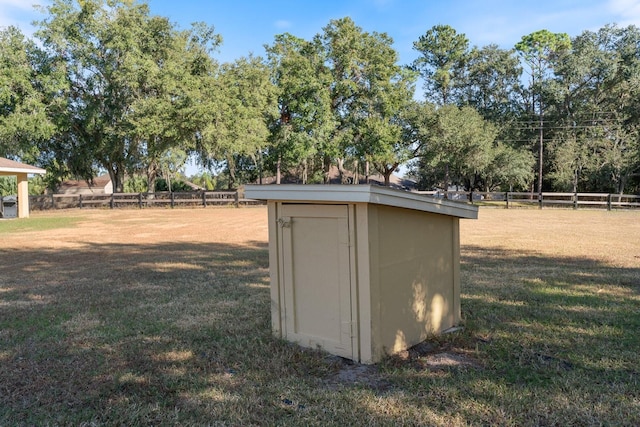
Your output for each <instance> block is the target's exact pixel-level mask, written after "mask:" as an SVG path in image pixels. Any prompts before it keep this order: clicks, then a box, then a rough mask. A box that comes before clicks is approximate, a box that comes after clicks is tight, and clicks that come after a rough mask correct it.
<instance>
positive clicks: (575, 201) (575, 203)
mask: <svg viewBox="0 0 640 427" xmlns="http://www.w3.org/2000/svg"><path fill="white" fill-rule="evenodd" d="M573 209H578V192H577V191H576V192H575V193H573Z"/></svg>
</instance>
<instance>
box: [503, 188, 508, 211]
mask: <svg viewBox="0 0 640 427" xmlns="http://www.w3.org/2000/svg"><path fill="white" fill-rule="evenodd" d="M504 199H505V200H506V201H507V209H509V192H508V191H507V192H506V193H504Z"/></svg>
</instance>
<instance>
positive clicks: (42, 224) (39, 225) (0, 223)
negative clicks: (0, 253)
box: [0, 216, 78, 234]
mask: <svg viewBox="0 0 640 427" xmlns="http://www.w3.org/2000/svg"><path fill="white" fill-rule="evenodd" d="M77 222H78V218H76V217H67V216H47V217H30V218H15V219H3V220H0V234H5V233H20V232H25V231H46V230H52V229H55V228H68V227H73V226H74V225H75V224H76V223H77Z"/></svg>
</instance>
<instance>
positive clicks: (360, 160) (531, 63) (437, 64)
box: [0, 0, 640, 192]
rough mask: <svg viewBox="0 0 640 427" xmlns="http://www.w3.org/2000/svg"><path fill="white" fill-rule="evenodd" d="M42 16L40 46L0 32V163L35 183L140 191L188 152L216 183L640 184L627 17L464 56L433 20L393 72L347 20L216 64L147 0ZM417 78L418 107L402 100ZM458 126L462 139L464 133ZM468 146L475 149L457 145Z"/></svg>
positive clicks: (639, 34) (175, 168)
mask: <svg viewBox="0 0 640 427" xmlns="http://www.w3.org/2000/svg"><path fill="white" fill-rule="evenodd" d="M42 10H44V11H45V17H44V19H43V20H42V21H41V22H39V23H38V26H39V31H38V32H37V33H36V37H38V39H39V40H38V41H37V42H36V41H33V40H30V39H28V38H27V37H25V36H24V35H23V34H22V33H21V32H20V30H19V29H17V28H14V27H9V28H5V29H2V30H0V156H8V157H10V158H14V159H19V160H23V161H25V162H27V163H33V164H38V165H40V166H43V167H45V168H46V169H47V171H48V174H47V175H46V176H45V177H44V179H43V181H42V185H40V188H38V189H36V190H35V191H36V192H42V191H43V187H44V186H45V185H46V187H48V188H55V187H56V186H57V185H58V184H59V183H60V182H61V181H62V180H64V179H66V178H69V177H71V176H73V177H75V178H80V179H91V178H92V177H94V176H95V173H96V171H97V170H103V171H104V170H106V171H108V172H109V174H110V176H112V177H113V179H114V187H115V190H116V191H122V190H123V189H125V188H127V189H133V188H136V189H138V188H140V187H141V185H142V181H141V180H140V179H139V178H136V180H135V182H133V181H132V182H129V183H126V178H127V177H132V176H137V175H141V176H145V178H146V179H145V180H144V181H145V185H146V188H145V189H144V190H149V189H153V188H155V186H156V184H155V183H156V180H157V179H158V178H159V177H162V178H164V179H165V180H166V182H169V183H173V181H172V178H174V177H175V176H177V174H178V173H179V172H180V171H181V169H182V167H183V165H184V160H185V159H186V158H187V156H193V158H195V159H196V160H197V162H198V164H199V165H201V166H202V167H204V168H206V169H208V170H215V169H220V170H223V171H224V174H225V176H224V177H222V176H217V177H215V180H213V181H211V182H208V183H207V187H216V188H219V187H220V186H221V185H222V184H221V183H222V182H223V181H224V183H225V185H227V186H228V187H236V186H238V185H239V184H242V183H245V182H254V181H259V180H261V179H262V178H264V177H266V176H268V175H271V174H276V176H278V177H279V176H286V177H287V179H289V180H293V181H296V182H301V183H308V182H326V181H327V178H328V176H329V171H330V170H331V167H336V166H337V168H338V170H339V172H340V174H341V177H342V179H343V181H344V182H347V181H348V179H347V176H348V175H350V174H353V173H359V174H361V175H362V174H364V173H373V172H379V173H381V174H382V175H383V176H384V177H385V178H386V179H389V177H390V175H391V174H392V173H393V172H394V171H396V170H397V169H398V167H399V166H400V165H402V164H407V163H408V162H413V165H414V167H413V173H415V174H417V175H419V176H422V177H429V178H428V179H426V180H425V179H423V180H422V182H423V184H424V185H427V183H428V185H444V184H445V181H450V182H454V181H456V182H458V181H459V182H460V183H461V184H465V185H467V186H472V187H477V188H486V189H489V188H520V189H524V188H532V182H533V180H534V179H535V178H537V181H538V187H539V190H541V189H542V188H543V187H544V189H546V190H553V189H559V190H569V189H571V190H572V191H581V190H583V191H618V192H624V191H630V192H636V191H640V93H639V92H640V77H639V76H640V54H639V51H638V40H639V39H640V30H639V29H638V28H637V27H635V26H629V27H626V28H618V27H617V26H615V25H609V26H606V27H604V28H601V29H600V30H598V31H597V32H591V31H585V32H584V33H583V34H581V35H579V36H578V37H575V38H574V39H573V40H571V39H570V38H569V36H568V35H567V34H565V33H552V32H550V31H548V30H540V31H536V32H534V33H531V34H529V35H525V36H523V37H522V39H521V40H520V42H519V43H517V44H516V46H515V48H514V49H511V50H504V49H500V48H498V47H497V46H495V45H488V46H484V47H472V48H470V42H469V40H468V39H467V37H466V36H465V35H464V34H460V33H458V32H457V31H456V30H455V29H453V28H452V27H450V26H448V25H435V26H433V27H432V28H430V29H429V30H427V31H426V33H425V34H424V35H423V36H421V37H420V38H419V39H418V40H417V41H416V42H415V43H414V44H413V48H414V49H415V50H416V51H417V52H418V54H419V56H418V58H417V59H416V60H415V61H413V63H412V64H410V65H409V66H404V67H403V66H402V65H400V64H398V53H397V51H396V50H395V49H394V47H393V40H392V39H391V38H390V37H389V36H388V35H387V34H385V33H378V32H375V31H373V32H368V31H364V30H363V29H362V28H361V27H359V26H358V25H356V23H355V22H354V21H353V20H352V19H351V18H348V17H347V18H341V19H335V20H331V21H330V22H329V23H328V24H327V25H326V26H325V27H324V28H322V30H321V32H320V33H318V34H316V35H315V36H314V37H313V38H312V39H310V40H305V39H302V38H299V37H296V36H294V35H292V34H287V33H285V34H280V35H277V36H276V37H275V39H274V40H273V43H272V44H271V45H268V46H265V48H266V52H267V55H266V59H263V58H260V57H254V56H251V55H249V56H248V57H242V58H239V59H238V60H236V61H234V62H232V63H228V64H222V65H219V64H218V63H217V61H216V60H215V59H214V58H213V56H212V55H213V54H214V53H215V50H216V48H217V47H218V46H219V45H220V43H221V42H222V38H221V36H220V35H218V34H216V33H215V31H214V28H213V27H211V26H209V25H207V24H206V23H197V24H194V25H193V26H192V27H191V28H190V29H187V30H182V29H179V28H176V26H175V24H173V23H172V22H171V21H170V20H169V19H168V18H166V17H161V16H154V15H152V14H151V12H150V9H149V6H148V4H147V3H146V2H144V1H141V2H138V1H131V0H83V1H81V2H80V1H76V0H52V1H51V2H50V3H49V4H48V6H46V7H44V8H42ZM523 73H526V74H527V75H528V77H529V78H528V79H526V78H523V77H524V76H525V74H523ZM418 77H420V78H422V82H423V83H424V85H423V90H424V92H423V94H424V99H425V100H426V101H427V102H417V101H415V100H414V99H413V98H414V93H415V84H416V81H417V78H418ZM434 106H438V107H439V108H438V109H435V107H434ZM453 107H455V108H458V112H457V113H455V114H454V113H452V112H451V111H454V110H453ZM440 108H444V109H442V111H441V112H438V113H436V110H440ZM447 108H450V110H448V109H447ZM463 109H475V111H476V113H477V114H478V115H479V117H481V118H482V119H484V120H485V123H484V124H482V126H485V125H486V124H487V123H490V124H491V126H490V130H489V131H488V134H486V135H484V136H482V135H481V132H477V131H470V129H480V128H482V126H480V125H479V124H478V122H477V121H476V118H475V115H474V114H472V113H471V112H470V110H464V111H465V112H464V113H462V112H461V111H463ZM446 111H449V112H448V113H445V112H446ZM421 114H422V116H421ZM472 116H474V117H472ZM467 120H470V121H469V122H465V121H467ZM445 128H446V131H445ZM465 132H470V134H467V135H466V136H464V137H465V138H466V137H469V138H473V140H469V141H467V142H465V143H462V142H460V138H463V137H462V136H459V135H464V134H465ZM439 133H440V135H445V136H442V137H435V136H434V135H438V134H439ZM457 135H458V136H457ZM488 140H492V141H491V143H487V141H488ZM456 141H457V142H456ZM474 145H476V146H477V147H476V148H475V149H474V150H475V151H474V150H471V151H473V152H474V155H464V154H463V153H462V152H460V151H458V148H459V147H463V146H466V147H467V149H471V148H470V147H472V146H474ZM456 147H457V148H456ZM463 151H464V150H463ZM531 153H536V156H537V160H538V161H537V167H535V170H536V172H535V173H534V165H532V164H531ZM527 169H530V170H527ZM365 171H366V172H365ZM536 175H537V176H536ZM543 175H544V176H546V177H548V178H549V179H545V180H544V181H543V179H542V178H543ZM447 177H448V178H447ZM212 178H213V177H212ZM527 180H528V181H527Z"/></svg>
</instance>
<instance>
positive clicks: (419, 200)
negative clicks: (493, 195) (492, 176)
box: [244, 184, 478, 219]
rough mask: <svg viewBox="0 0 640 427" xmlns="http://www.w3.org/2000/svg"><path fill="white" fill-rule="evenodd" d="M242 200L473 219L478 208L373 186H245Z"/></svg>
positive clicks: (476, 215) (475, 217)
mask: <svg viewBox="0 0 640 427" xmlns="http://www.w3.org/2000/svg"><path fill="white" fill-rule="evenodd" d="M244 193H245V197H246V198H249V199H256V200H273V201H281V202H296V203H371V204H376V205H384V206H392V207H398V208H405V209H413V210H417V211H423V212H430V213H435V214H441V215H449V216H454V217H458V218H468V219H477V218H478V207H477V206H473V205H471V204H468V203H464V202H455V201H452V200H442V199H436V198H433V197H431V196H424V195H421V194H415V193H410V192H408V191H402V190H395V189H392V188H388V187H381V186H377V185H323V184H312V185H297V184H283V185H247V186H245V192H244Z"/></svg>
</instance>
